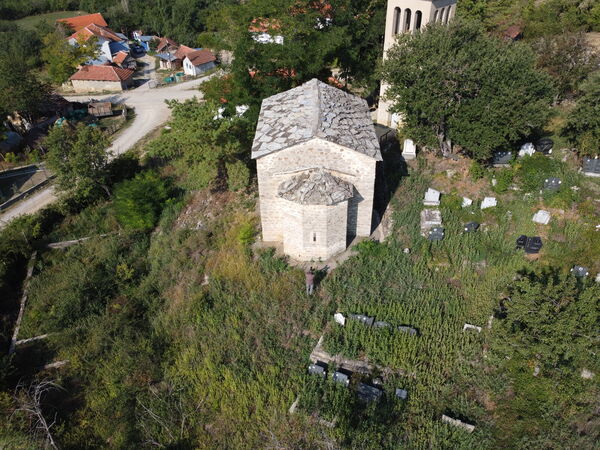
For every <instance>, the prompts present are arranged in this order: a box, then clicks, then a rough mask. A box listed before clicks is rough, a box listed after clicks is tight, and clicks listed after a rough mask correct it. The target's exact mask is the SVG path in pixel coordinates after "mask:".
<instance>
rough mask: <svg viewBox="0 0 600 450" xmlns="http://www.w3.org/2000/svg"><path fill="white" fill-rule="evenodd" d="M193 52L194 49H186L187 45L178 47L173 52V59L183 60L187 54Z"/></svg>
mask: <svg viewBox="0 0 600 450" xmlns="http://www.w3.org/2000/svg"><path fill="white" fill-rule="evenodd" d="M193 51H194V49H193V48H191V47H188V46H187V45H180V46H179V48H178V49H177V51H176V52H175V59H183V58H185V57H186V56H187V55H188V53H192V52H193Z"/></svg>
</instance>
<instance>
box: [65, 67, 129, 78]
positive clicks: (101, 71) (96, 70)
mask: <svg viewBox="0 0 600 450" xmlns="http://www.w3.org/2000/svg"><path fill="white" fill-rule="evenodd" d="M133 72H134V71H133V70H131V69H121V68H120V67H115V66H83V67H82V68H81V69H79V71H78V72H76V73H74V74H73V75H71V78H69V79H70V80H82V81H125V80H127V79H129V78H131V77H132V76H133Z"/></svg>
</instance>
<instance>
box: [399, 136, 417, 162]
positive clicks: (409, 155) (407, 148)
mask: <svg viewBox="0 0 600 450" xmlns="http://www.w3.org/2000/svg"><path fill="white" fill-rule="evenodd" d="M402 156H403V157H404V159H406V160H409V159H415V158H416V157H417V146H416V145H415V143H414V142H413V141H412V139H404V145H403V146H402Z"/></svg>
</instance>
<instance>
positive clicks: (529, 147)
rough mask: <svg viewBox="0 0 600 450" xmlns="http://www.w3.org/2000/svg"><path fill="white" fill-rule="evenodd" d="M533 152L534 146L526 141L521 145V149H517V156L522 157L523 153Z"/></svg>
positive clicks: (531, 153)
mask: <svg viewBox="0 0 600 450" xmlns="http://www.w3.org/2000/svg"><path fill="white" fill-rule="evenodd" d="M534 153H535V146H534V145H533V144H532V143H531V142H527V143H526V144H523V145H521V149H520V150H519V156H520V157H523V156H525V155H529V156H531V155H533V154H534Z"/></svg>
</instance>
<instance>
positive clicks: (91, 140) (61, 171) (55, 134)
mask: <svg viewBox="0 0 600 450" xmlns="http://www.w3.org/2000/svg"><path fill="white" fill-rule="evenodd" d="M44 144H45V146H46V148H47V150H48V153H47V156H46V158H47V162H48V166H49V167H50V168H51V169H52V171H53V172H54V173H55V174H56V186H57V187H58V189H60V190H62V191H65V192H69V193H72V194H76V195H77V196H79V197H82V198H89V197H93V196H94V195H97V191H98V189H99V188H101V189H103V190H104V191H105V192H106V193H107V194H108V193H109V192H108V187H107V183H108V180H109V170H108V160H109V156H110V155H109V153H108V151H107V147H108V144H109V141H108V138H107V137H106V135H105V134H104V133H103V132H102V131H100V130H99V129H97V128H96V127H88V126H86V125H85V124H82V123H80V124H78V125H77V126H76V127H74V128H73V127H71V126H68V125H64V126H62V127H54V128H52V129H50V132H49V133H48V136H47V137H46V138H45V140H44Z"/></svg>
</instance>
